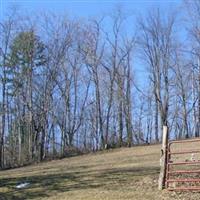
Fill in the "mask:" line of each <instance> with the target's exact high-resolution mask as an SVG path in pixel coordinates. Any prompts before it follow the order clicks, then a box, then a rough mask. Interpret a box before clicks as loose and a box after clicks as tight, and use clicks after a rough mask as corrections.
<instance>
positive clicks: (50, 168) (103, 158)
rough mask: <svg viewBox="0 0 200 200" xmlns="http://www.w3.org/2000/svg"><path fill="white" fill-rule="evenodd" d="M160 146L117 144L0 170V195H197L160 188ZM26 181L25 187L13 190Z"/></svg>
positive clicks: (90, 199) (89, 199) (104, 198)
mask: <svg viewBox="0 0 200 200" xmlns="http://www.w3.org/2000/svg"><path fill="white" fill-rule="evenodd" d="M159 153H160V145H153V146H143V147H133V148H121V149H116V150H109V151H107V152H99V153H96V154H90V155H83V156H77V157H73V158H67V159H63V160H56V161H51V162H47V163H41V164H39V165H34V166H27V167H23V168H18V169H12V170H6V171H1V172H0V200H10V199H11V200H12V199H13V200H19V199H20V200H21V199H34V200H38V199H42V200H46V199H49V200H81V199H82V200H127V199H133V200H145V199H147V200H157V199H159V200H162V199H163V200H169V199H187V200H190V199H191V200H194V199H200V195H199V194H198V193H174V192H167V191H158V189H157V179H158V175H159ZM21 182H29V183H30V186H29V187H28V188H26V189H16V188H15V186H16V185H17V184H18V183H21Z"/></svg>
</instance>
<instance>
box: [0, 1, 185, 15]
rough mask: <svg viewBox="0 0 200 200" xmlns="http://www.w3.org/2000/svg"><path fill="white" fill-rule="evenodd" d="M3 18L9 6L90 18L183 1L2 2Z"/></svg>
mask: <svg viewBox="0 0 200 200" xmlns="http://www.w3.org/2000/svg"><path fill="white" fill-rule="evenodd" d="M0 2H1V4H0V5H1V11H0V12H1V17H3V15H4V13H5V11H6V8H7V7H8V6H9V5H12V4H16V5H19V6H20V7H21V8H22V9H23V10H25V11H26V12H29V13H32V12H36V11H37V12H38V11H43V10H46V11H47V10H50V11H54V12H56V13H65V12H67V13H68V14H70V15H73V16H79V17H90V16H94V15H98V14H102V13H108V12H109V11H110V10H111V9H112V8H113V6H114V5H116V4H120V5H122V6H123V7H125V9H127V10H130V11H133V12H138V11H139V12H141V13H142V12H144V11H145V10H146V8H148V7H151V6H154V5H158V6H160V7H166V6H172V7H174V6H178V5H180V4H181V0H0Z"/></svg>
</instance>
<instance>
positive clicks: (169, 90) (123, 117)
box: [0, 0, 200, 168]
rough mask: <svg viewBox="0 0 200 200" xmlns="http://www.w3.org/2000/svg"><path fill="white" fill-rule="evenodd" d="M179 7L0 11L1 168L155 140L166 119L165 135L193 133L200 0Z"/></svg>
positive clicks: (199, 79) (198, 120)
mask: <svg viewBox="0 0 200 200" xmlns="http://www.w3.org/2000/svg"><path fill="white" fill-rule="evenodd" d="M181 10H182V12H180V13H179V12H177V10H175V9H174V10H170V11H168V12H167V11H165V13H163V12H162V11H161V10H160V9H158V8H154V9H151V10H149V12H148V13H147V14H146V15H145V16H140V17H136V16H134V18H136V23H134V21H133V20H132V17H133V16H132V15H129V14H127V13H126V11H125V10H123V8H121V7H117V8H115V9H114V10H113V11H112V12H111V14H110V15H108V16H98V17H96V18H93V19H77V18H76V19H74V18H71V17H69V16H64V15H63V16H61V15H55V14H52V13H46V14H44V13H43V14H41V15H40V16H39V17H38V16H37V17H30V16H24V15H22V14H20V12H19V10H18V9H16V8H12V9H10V10H9V12H8V13H9V14H8V15H7V16H5V17H4V18H3V19H2V20H1V21H0V41H1V43H0V45H1V46H0V67H1V68H0V79H1V90H0V92H1V95H0V112H1V120H0V165H1V168H9V167H16V166H22V165H25V164H29V163H32V162H38V161H42V160H44V159H53V158H56V157H65V156H67V155H69V154H70V153H71V152H79V151H80V152H84V151H85V152H88V151H97V150H100V149H104V148H109V147H113V148H114V147H122V146H127V147H130V146H133V145H136V144H143V143H148V144H149V143H155V142H159V141H161V138H162V134H161V133H162V127H163V125H165V126H166V125H167V126H168V127H169V133H170V138H175V139H180V138H189V137H193V136H195V137H199V132H200V53H199V50H200V1H198V0H194V1H190V2H189V1H184V2H183V8H181ZM179 11H180V10H179ZM183 16H184V17H183ZM133 30H134V31H133ZM138 60H140V62H139V61H138ZM136 66H137V68H136ZM138 71H143V73H142V77H141V74H140V76H139V75H138Z"/></svg>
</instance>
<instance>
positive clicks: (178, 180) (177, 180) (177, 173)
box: [165, 139, 200, 191]
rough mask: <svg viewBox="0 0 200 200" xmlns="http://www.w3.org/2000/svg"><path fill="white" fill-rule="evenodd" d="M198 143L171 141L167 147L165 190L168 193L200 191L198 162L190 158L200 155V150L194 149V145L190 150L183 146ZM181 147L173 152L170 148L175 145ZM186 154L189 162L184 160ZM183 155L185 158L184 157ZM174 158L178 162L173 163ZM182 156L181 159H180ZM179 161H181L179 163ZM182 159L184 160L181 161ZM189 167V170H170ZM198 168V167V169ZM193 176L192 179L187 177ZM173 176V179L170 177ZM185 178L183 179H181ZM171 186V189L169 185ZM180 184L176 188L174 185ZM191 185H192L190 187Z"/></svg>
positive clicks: (199, 140) (194, 141) (194, 140)
mask: <svg viewBox="0 0 200 200" xmlns="http://www.w3.org/2000/svg"><path fill="white" fill-rule="evenodd" d="M196 142H199V143H200V139H189V140H179V141H171V142H169V144H168V145H167V159H166V160H167V163H166V164H167V166H166V183H165V185H166V188H167V189H168V190H169V191H200V160H199V159H196V158H192V157H193V156H194V155H195V156H197V154H198V155H200V149H195V148H193V147H195V146H196V145H195V144H192V147H191V146H190V149H186V148H185V144H186V143H188V144H190V143H196ZM177 144H179V145H181V144H183V145H182V147H181V150H180V149H179V150H178V151H177V150H173V149H172V147H175V145H177ZM199 146H200V145H199ZM188 154H191V156H192V157H191V160H188V159H184V158H185V157H186V156H188ZM184 155H185V156H184ZM175 156H176V159H177V160H178V161H175V159H173V157H175ZM181 156H182V157H181ZM180 159H182V160H181V161H180ZM183 159H184V160H183ZM187 166H190V169H189V170H188V169H176V170H174V169H172V167H179V168H180V167H185V168H186V167H187ZM191 166H195V167H196V168H195V169H192V167H191ZM198 166H199V167H198ZM191 175H193V177H189V176H191ZM172 176H173V177H172ZM182 176H185V177H182ZM198 183H199V185H198ZM170 184H173V187H172V186H171V185H170ZM177 184H178V185H179V184H181V186H179V187H177V186H176V185H177ZM191 184H192V185H191ZM188 185H189V186H188Z"/></svg>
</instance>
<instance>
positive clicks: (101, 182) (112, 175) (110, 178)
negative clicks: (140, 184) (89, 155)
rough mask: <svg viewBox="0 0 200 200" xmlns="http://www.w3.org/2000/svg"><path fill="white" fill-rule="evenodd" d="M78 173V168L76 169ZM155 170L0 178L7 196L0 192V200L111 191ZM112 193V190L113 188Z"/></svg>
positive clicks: (0, 186) (146, 168) (119, 170)
mask: <svg viewBox="0 0 200 200" xmlns="http://www.w3.org/2000/svg"><path fill="white" fill-rule="evenodd" d="M79 169H80V168H79ZM158 172H159V168H158V167H148V166H147V167H138V168H135V167H133V168H119V169H118V168H115V169H109V170H93V171H91V170H89V168H88V171H81V169H80V171H79V172H70V173H62V174H53V175H52V174H51V175H41V176H28V177H19V178H3V179H1V178H0V190H1V188H3V187H6V188H8V192H2V193H1V192H0V200H27V199H36V198H42V197H50V196H51V195H52V193H53V194H55V193H61V192H67V191H75V190H84V189H94V188H102V187H104V188H107V186H108V185H109V187H112V186H113V184H114V183H115V184H116V183H117V184H118V185H119V184H120V183H122V182H123V183H124V182H127V183H128V182H130V178H132V180H133V179H134V177H136V178H138V177H141V176H152V175H157V174H158ZM24 182H28V183H30V186H29V187H28V188H24V189H16V185H17V184H20V183H24ZM114 189H116V188H114Z"/></svg>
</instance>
